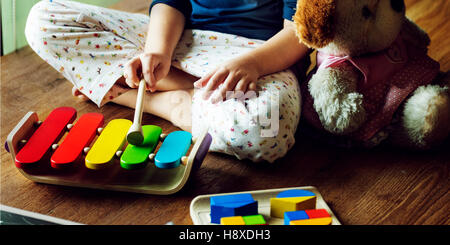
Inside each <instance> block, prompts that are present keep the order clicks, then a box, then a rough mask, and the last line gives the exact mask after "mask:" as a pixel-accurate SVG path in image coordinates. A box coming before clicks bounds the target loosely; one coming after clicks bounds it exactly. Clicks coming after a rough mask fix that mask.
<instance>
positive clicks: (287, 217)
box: [284, 210, 309, 225]
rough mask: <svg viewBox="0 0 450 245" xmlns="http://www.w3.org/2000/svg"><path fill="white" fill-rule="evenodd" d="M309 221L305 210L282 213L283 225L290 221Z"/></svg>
mask: <svg viewBox="0 0 450 245" xmlns="http://www.w3.org/2000/svg"><path fill="white" fill-rule="evenodd" d="M300 219H309V216H308V214H307V213H306V212H305V210H300V211H291V212H284V224H285V225H289V224H290V223H291V221H292V220H300Z"/></svg>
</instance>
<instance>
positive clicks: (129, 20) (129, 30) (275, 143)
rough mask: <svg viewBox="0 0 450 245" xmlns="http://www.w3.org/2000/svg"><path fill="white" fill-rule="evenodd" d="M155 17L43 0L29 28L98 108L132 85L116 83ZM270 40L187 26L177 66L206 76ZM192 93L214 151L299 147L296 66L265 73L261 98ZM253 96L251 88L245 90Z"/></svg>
mask: <svg viewBox="0 0 450 245" xmlns="http://www.w3.org/2000/svg"><path fill="white" fill-rule="evenodd" d="M148 22H149V17H148V16H147V15H143V14H135V13H127V12H122V11H117V10H111V9H106V8H101V7H97V6H92V5H87V4H81V3H78V2H72V1H62V0H53V1H49V0H46V1H41V2H39V3H37V4H36V5H35V6H34V7H33V8H32V10H31V12H30V14H29V16H28V20H27V25H26V30H25V34H26V37H27V40H28V43H29V45H30V46H31V48H32V49H33V50H34V51H35V52H36V53H37V54H38V55H39V56H40V57H41V58H42V59H44V60H45V61H46V62H47V63H49V64H50V65H51V66H52V67H53V68H55V69H56V70H58V71H59V72H60V73H61V74H63V75H64V77H65V78H67V80H69V81H70V82H71V83H72V84H73V85H74V86H75V87H77V88H78V90H79V91H80V92H82V93H83V94H84V95H86V96H87V97H88V98H89V99H90V100H92V101H93V102H94V103H95V104H97V105H98V106H102V105H104V104H105V103H107V102H109V101H111V100H112V99H114V98H115V97H117V96H120V95H121V94H123V93H124V92H126V91H128V90H129V89H130V88H124V87H122V86H119V85H116V84H115V83H116V81H117V80H118V79H119V78H120V77H121V76H122V75H123V71H122V70H123V69H122V68H123V67H124V65H125V64H126V63H127V62H128V60H130V59H131V58H133V57H134V56H136V55H138V54H140V53H142V52H143V49H144V44H145V40H146V35H147V33H146V27H147V24H148ZM262 43H264V41H261V40H254V39H248V38H244V37H240V36H236V35H230V34H223V33H218V32H213V31H204V30H185V32H184V33H183V36H182V38H181V40H180V41H179V43H178V46H177V47H176V49H175V51H174V54H173V62H172V65H173V66H174V67H176V68H178V69H180V70H182V71H184V72H187V73H189V74H192V75H194V76H197V77H201V76H203V75H205V74H206V73H207V72H209V71H210V70H211V69H213V68H215V67H217V66H219V65H220V64H221V63H222V62H224V61H227V60H229V59H232V58H234V57H236V56H238V55H240V54H243V53H245V52H247V51H249V50H252V49H254V48H256V47H258V46H259V45H261V44H262ZM202 92H203V90H202V89H196V90H195V92H194V96H193V98H192V134H193V136H194V137H195V136H196V135H198V134H199V133H200V132H201V131H202V130H203V129H205V128H208V130H209V133H210V134H211V136H212V137H213V142H212V145H211V151H216V152H223V153H226V154H230V155H234V156H236V157H237V158H238V159H250V160H252V161H254V162H258V161H267V162H273V161H275V160H276V159H279V158H281V157H283V156H284V155H285V154H286V153H287V151H288V150H289V149H290V148H291V147H292V146H293V145H294V143H295V139H294V135H295V132H296V129H297V125H298V122H299V119H300V108H301V106H300V105H301V97H300V90H299V86H298V81H297V78H296V77H295V75H294V73H293V72H291V71H290V70H284V71H281V72H278V73H274V74H271V75H267V76H264V77H261V78H260V80H259V81H258V86H257V91H256V94H255V95H256V96H253V97H247V98H246V99H245V100H244V99H230V100H226V101H224V102H221V103H218V104H212V103H211V102H210V101H209V100H203V99H202V98H201V94H202ZM246 95H247V94H246Z"/></svg>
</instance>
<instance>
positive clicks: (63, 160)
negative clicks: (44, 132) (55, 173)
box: [50, 113, 104, 168]
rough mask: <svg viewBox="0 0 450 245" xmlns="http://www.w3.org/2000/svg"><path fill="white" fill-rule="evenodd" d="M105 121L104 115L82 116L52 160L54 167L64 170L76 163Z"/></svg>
mask: <svg viewBox="0 0 450 245" xmlns="http://www.w3.org/2000/svg"><path fill="white" fill-rule="evenodd" d="M103 119H104V117H103V115H102V114H99V113H87V114H84V115H83V116H81V117H80V118H79V119H78V121H77V122H76V123H75V125H74V126H73V127H72V128H71V129H70V131H69V133H68V134H67V135H66V137H65V138H64V141H63V142H62V143H61V145H60V146H59V147H58V148H57V149H56V151H55V152H54V153H53V155H52V157H51V159H50V162H51V165H52V167H53V168H63V167H67V166H70V165H71V164H72V163H73V162H75V161H76V160H77V159H78V158H79V157H80V156H81V155H82V152H83V149H84V148H85V147H87V146H89V145H90V144H91V142H92V140H93V139H94V138H95V136H96V134H97V129H98V128H99V127H101V126H102V125H103Z"/></svg>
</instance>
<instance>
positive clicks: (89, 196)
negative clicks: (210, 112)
mask: <svg viewBox="0 0 450 245" xmlns="http://www.w3.org/2000/svg"><path fill="white" fill-rule="evenodd" d="M130 2H131V1H124V2H121V3H119V4H117V5H116V6H114V7H115V8H116V9H122V10H127V11H133V12H144V13H145V12H146V11H147V7H148V5H147V3H146V2H145V1H138V0H135V1H133V2H131V3H130ZM147 2H148V1H147ZM406 2H407V15H408V16H409V17H410V18H411V19H413V20H414V21H416V23H418V24H419V25H420V26H421V27H422V28H424V29H425V30H426V31H427V32H428V33H429V35H430V37H431V39H432V44H431V47H430V52H429V54H430V55H431V56H432V57H433V58H435V59H436V60H438V61H439V62H440V63H441V70H448V69H449V68H450V41H449V40H450V36H449V34H448V33H449V31H450V15H449V13H450V1H447V0H422V1H419V0H408V1H406ZM70 89H71V85H70V83H69V82H68V81H67V80H65V79H64V78H63V77H62V76H61V75H59V74H58V73H57V72H56V71H55V70H53V69H52V68H51V67H50V66H49V65H47V64H46V63H45V62H44V61H42V60H41V59H40V58H39V57H38V56H37V55H36V54H34V53H33V52H32V51H31V49H30V48H28V47H26V48H23V49H21V50H19V51H18V52H16V53H12V54H9V55H6V56H4V57H2V58H1V142H5V139H6V136H7V135H8V133H9V132H10V130H11V129H12V128H13V127H14V125H15V124H16V123H17V122H18V120H19V119H20V118H21V117H22V116H23V115H24V114H25V113H26V112H28V111H30V110H33V111H36V112H37V113H38V115H39V116H41V117H45V116H46V115H48V114H49V112H50V111H51V110H52V109H53V108H55V107H59V106H72V107H75V108H76V109H77V110H78V112H79V114H83V113H86V112H101V113H103V114H104V115H105V119H106V121H110V120H111V119H115V118H127V119H132V115H133V111H132V110H130V109H128V108H124V107H121V106H117V105H112V104H111V105H106V106H104V107H102V108H101V109H98V108H97V107H96V106H95V105H94V104H92V103H87V102H79V101H76V100H75V99H74V98H72V97H71V95H70ZM144 123H146V124H156V125H161V126H162V127H163V129H164V131H166V132H170V131H172V130H175V129H176V128H175V127H174V126H172V125H171V124H170V123H168V122H167V121H164V120H162V119H159V118H156V117H154V116H151V115H145V116H144ZM299 130H302V129H301V128H299ZM449 149H450V144H449V143H447V144H446V145H445V146H443V147H442V148H441V149H437V150H434V151H431V152H425V153H419V152H404V151H398V150H394V149H389V148H379V149H374V150H368V151H345V150H341V149H337V148H333V147H326V146H323V145H315V144H311V143H310V140H309V139H307V138H305V137H300V136H298V137H297V143H296V144H295V146H294V148H293V149H292V150H291V151H290V152H289V153H288V155H287V156H286V157H285V158H283V159H282V160H280V161H279V162H278V163H276V164H274V165H266V164H253V163H250V162H247V161H238V160H236V159H234V158H233V157H229V156H225V155H221V154H216V153H210V154H209V155H208V156H207V158H206V160H205V162H204V164H203V166H202V168H201V169H200V170H199V171H198V172H197V173H195V174H194V175H193V176H192V177H191V178H192V179H191V182H189V184H188V185H187V186H186V187H185V188H184V189H183V190H182V191H181V192H179V193H177V194H175V195H171V196H151V195H143V194H133V193H121V192H110V191H100V190H90V189H81V188H71V187H61V186H52V185H45V184H37V183H33V182H31V181H29V180H27V179H25V178H24V177H23V176H22V175H21V174H20V173H19V172H18V171H17V169H16V168H15V167H14V164H13V162H12V160H11V158H10V155H9V154H8V153H7V152H6V151H4V150H2V151H1V169H0V171H1V196H0V197H1V200H0V202H1V204H4V205H9V206H13V207H17V208H21V209H25V210H29V211H34V212H38V213H41V214H46V215H52V216H55V217H59V218H64V219H68V220H72V221H75V222H80V223H85V224H165V223H166V222H168V221H173V222H174V223H175V224H192V221H191V219H190V216H189V204H190V202H191V201H192V199H193V198H194V197H195V196H197V195H202V194H210V193H224V192H236V191H248V190H260V189H271V188H284V187H295V186H309V185H312V186H316V187H317V188H318V190H319V191H320V192H321V193H322V195H323V197H324V199H325V201H326V202H327V203H328V204H329V206H330V208H331V209H332V210H333V212H334V213H335V214H336V216H337V217H338V219H339V220H340V221H341V222H342V223H343V224H444V225H448V224H450V219H449V217H450V216H449V215H450V213H449V203H450V198H449V169H448V168H449V162H450V153H449Z"/></svg>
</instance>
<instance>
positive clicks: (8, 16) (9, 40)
mask: <svg viewBox="0 0 450 245" xmlns="http://www.w3.org/2000/svg"><path fill="white" fill-rule="evenodd" d="M0 1H1V2H0V7H1V19H2V48H3V55H5V54H8V53H11V52H14V51H15V50H17V49H20V48H22V47H24V46H26V45H28V43H27V40H26V39H25V34H24V30H25V24H26V21H27V16H28V12H29V11H30V9H31V7H33V5H34V4H35V3H37V2H39V1H40V0H15V2H16V11H15V12H16V13H15V19H16V41H15V43H14V35H13V33H14V31H13V27H14V24H13V23H14V22H13V19H14V14H13V13H14V11H13V2H14V0H0ZM45 1H48V0H45ZM76 1H77V2H82V3H89V4H95V5H99V6H104V7H107V6H110V5H112V4H114V3H116V2H118V1H120V0H76Z"/></svg>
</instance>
